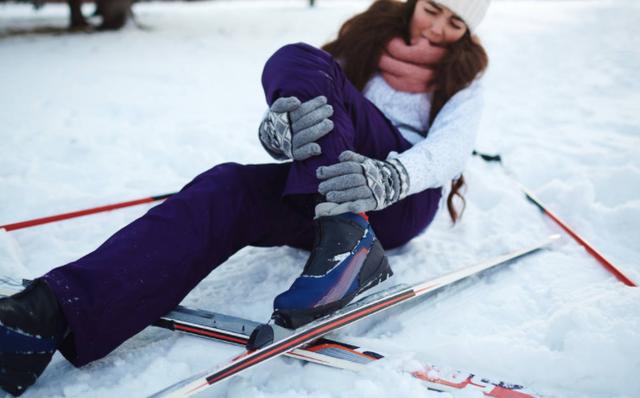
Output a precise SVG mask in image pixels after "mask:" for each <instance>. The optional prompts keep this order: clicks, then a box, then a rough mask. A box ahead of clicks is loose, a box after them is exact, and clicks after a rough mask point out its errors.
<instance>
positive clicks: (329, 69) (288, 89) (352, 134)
mask: <svg viewBox="0 0 640 398" xmlns="http://www.w3.org/2000/svg"><path fill="white" fill-rule="evenodd" d="M262 85H263V87H264V91H265V96H266V99H267V103H268V104H269V105H271V104H272V103H273V102H274V101H275V100H276V99H278V98H279V97H288V96H296V97H298V98H299V99H300V100H301V101H306V100H309V99H311V98H314V97H316V96H319V95H324V96H326V97H327V100H328V103H329V104H330V105H331V106H333V110H334V112H333V116H332V117H331V119H332V120H333V123H334V129H333V130H332V131H331V132H330V133H329V134H327V135H326V136H324V137H323V138H321V139H320V140H319V141H318V143H319V144H320V147H321V148H322V154H321V155H319V156H314V157H311V158H309V159H307V160H304V161H301V162H294V164H293V167H292V169H291V172H290V175H289V179H288V182H287V187H286V191H285V194H296V193H311V194H315V193H317V191H318V189H317V188H318V183H319V181H318V179H317V178H316V169H317V168H318V167H319V166H326V165H330V164H334V163H337V162H338V156H339V155H340V154H341V153H342V152H343V151H345V150H347V149H350V150H354V151H356V152H358V153H360V154H362V155H365V156H368V157H372V158H375V159H386V157H387V155H388V154H389V152H391V151H398V152H402V151H404V150H406V149H408V148H409V147H410V146H411V144H410V143H408V142H407V141H406V140H405V139H404V138H403V137H402V135H401V134H400V132H399V131H398V130H397V129H396V128H395V127H394V126H393V125H392V124H391V122H390V121H389V120H388V119H387V118H386V117H385V116H384V115H383V114H382V112H380V110H379V109H378V108H376V106H375V105H373V103H371V101H369V100H367V99H366V98H365V97H364V96H363V95H362V94H361V93H360V92H359V91H358V90H357V89H356V88H355V87H354V86H353V85H352V84H351V82H349V80H348V79H347V77H346V75H345V74H344V72H343V71H342V69H341V68H340V66H339V65H338V64H337V63H336V61H335V60H334V59H333V58H332V57H331V55H330V54H329V53H327V52H325V51H323V50H320V49H317V48H315V47H312V46H310V45H308V44H304V43H298V44H290V45H287V46H284V47H282V48H281V49H279V50H278V51H276V52H275V53H274V54H273V55H272V56H271V58H269V60H268V61H267V63H266V64H265V67H264V71H263V74H262Z"/></svg>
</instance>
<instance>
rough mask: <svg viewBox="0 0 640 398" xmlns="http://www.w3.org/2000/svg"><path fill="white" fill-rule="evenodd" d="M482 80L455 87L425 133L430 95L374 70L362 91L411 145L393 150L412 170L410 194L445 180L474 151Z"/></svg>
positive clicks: (409, 170)
mask: <svg viewBox="0 0 640 398" xmlns="http://www.w3.org/2000/svg"><path fill="white" fill-rule="evenodd" d="M482 91H483V90H482V84H481V81H480V80H476V81H474V82H473V83H472V84H471V85H470V86H469V87H467V88H465V89H464V90H461V91H459V92H458V93H456V94H455V95H454V96H453V97H451V99H449V101H447V103H446V104H445V105H444V106H443V107H442V109H441V110H440V112H438V115H437V116H436V119H435V120H434V122H433V124H432V125H431V128H430V129H428V130H429V134H428V135H427V137H426V138H424V136H423V135H421V134H420V132H424V131H426V130H427V128H428V125H429V110H430V105H431V95H429V94H414V93H405V92H400V91H396V90H394V89H393V88H391V86H389V85H388V84H387V82H386V81H385V80H384V79H383V78H382V76H380V75H375V76H374V77H373V78H372V79H371V80H370V81H369V82H368V83H367V85H366V87H365V89H364V91H363V93H364V95H365V97H366V98H367V99H369V100H370V101H371V102H373V103H374V104H375V105H376V107H378V109H380V111H382V113H384V115H385V116H386V117H387V118H388V119H389V120H390V121H391V122H392V123H393V125H394V126H396V127H397V128H398V129H399V130H400V132H401V133H402V135H403V136H404V138H406V139H407V141H409V142H411V143H412V144H413V146H412V147H411V148H409V149H407V150H406V151H404V152H402V153H396V152H392V153H391V154H390V155H389V157H392V158H397V159H398V160H399V161H400V162H401V163H402V165H403V166H404V167H405V169H406V170H407V173H408V174H409V192H408V195H411V194H414V193H417V192H422V191H424V190H425V189H428V188H437V187H442V186H446V185H448V184H449V182H450V181H451V180H452V179H454V178H456V177H457V176H459V175H460V174H461V173H462V171H463V169H464V166H465V164H466V162H467V159H468V158H469V156H470V155H471V152H472V151H473V146H474V143H475V140H476V135H477V131H478V125H479V124H480V117H481V115H482V107H483V96H482Z"/></svg>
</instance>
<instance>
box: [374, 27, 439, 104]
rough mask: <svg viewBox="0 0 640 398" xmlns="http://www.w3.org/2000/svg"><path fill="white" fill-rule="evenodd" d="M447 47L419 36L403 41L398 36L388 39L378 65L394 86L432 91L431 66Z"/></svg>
mask: <svg viewBox="0 0 640 398" xmlns="http://www.w3.org/2000/svg"><path fill="white" fill-rule="evenodd" d="M445 53H446V50H445V49H444V48H442V47H436V46H434V45H432V44H431V43H430V42H429V40H427V39H419V40H418V41H416V42H414V43H412V44H411V45H409V46H408V45H406V44H405V42H404V40H402V39H401V38H400V37H396V38H394V39H391V41H389V43H388V44H387V47H386V48H385V51H384V52H383V53H382V56H381V57H380V62H379V64H378V67H379V68H380V71H381V72H382V77H383V78H384V80H385V81H386V82H387V83H388V84H389V85H390V86H391V87H392V88H393V89H395V90H398V91H405V92H409V93H424V92H431V91H433V89H434V87H433V86H432V85H431V81H432V80H433V77H434V67H435V65H436V64H437V63H438V62H439V61H440V60H441V59H442V57H443V56H444V54H445Z"/></svg>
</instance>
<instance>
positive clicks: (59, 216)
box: [0, 193, 174, 231]
mask: <svg viewBox="0 0 640 398" xmlns="http://www.w3.org/2000/svg"><path fill="white" fill-rule="evenodd" d="M172 195H174V193H168V194H164V195H156V196H149V197H146V198H142V199H135V200H129V201H126V202H119V203H113V204H110V205H105V206H98V207H93V208H90V209H85V210H78V211H72V212H69V213H62V214H56V215H53V216H47V217H41V218H35V219H33V220H27V221H21V222H17V223H13V224H6V225H0V229H4V230H5V231H15V230H17V229H23V228H29V227H34V226H36V225H42V224H48V223H52V222H56V221H61V220H68V219H71V218H76V217H81V216H86V215H90V214H96V213H101V212H105V211H110V210H115V209H122V208H124V207H130V206H136V205H140V204H143V203H151V202H155V201H158V200H164V199H166V198H168V197H170V196H172Z"/></svg>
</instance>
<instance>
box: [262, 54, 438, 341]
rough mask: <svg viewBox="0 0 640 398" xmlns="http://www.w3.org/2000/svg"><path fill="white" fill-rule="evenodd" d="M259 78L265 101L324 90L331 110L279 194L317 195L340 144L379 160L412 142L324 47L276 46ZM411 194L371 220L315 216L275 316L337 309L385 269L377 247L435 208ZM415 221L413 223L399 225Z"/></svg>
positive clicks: (300, 320) (294, 318) (282, 319)
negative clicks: (311, 236)
mask: <svg viewBox="0 0 640 398" xmlns="http://www.w3.org/2000/svg"><path fill="white" fill-rule="evenodd" d="M262 83H263V86H264V90H265V94H266V99H267V102H268V103H269V104H272V103H273V102H274V101H275V100H276V99H278V98H280V97H288V96H295V97H297V98H298V99H300V100H301V101H307V100H309V99H311V98H314V97H317V96H319V95H324V96H326V97H327V100H328V103H329V104H330V105H332V106H333V110H334V112H333V116H332V120H333V123H334V129H333V131H331V132H330V133H329V134H328V135H326V136H324V137H323V138H322V139H320V140H319V141H318V144H320V147H321V148H322V154H321V155H319V156H316V157H312V158H309V159H307V160H304V161H294V162H293V165H292V167H291V170H290V172H289V176H288V178H287V183H286V187H285V189H284V195H285V196H296V195H299V194H307V195H309V194H315V195H317V191H318V184H319V181H318V179H317V178H316V169H317V168H318V167H319V166H324V165H330V164H334V163H337V162H338V156H339V155H340V154H341V153H342V152H343V151H345V150H348V149H350V150H353V151H355V152H358V153H360V154H363V155H365V156H368V157H372V158H376V159H386V157H387V155H388V154H389V152H391V151H398V152H402V151H404V150H406V149H408V148H409V147H410V146H411V145H410V144H409V142H407V141H406V140H405V139H404V138H403V137H402V135H401V134H400V132H399V131H398V130H397V129H396V128H395V127H394V126H393V125H392V124H391V122H390V121H389V120H388V119H387V118H386V117H385V116H384V115H383V114H382V113H381V112H380V111H379V110H378V109H377V108H376V107H375V106H374V105H373V104H372V103H371V102H370V101H368V100H367V99H366V98H364V96H363V95H362V94H361V93H360V92H359V91H358V90H357V89H356V88H355V87H354V86H353V85H352V84H351V83H350V82H349V80H348V79H347V77H346V76H345V74H344V73H343V71H342V69H341V68H340V66H339V65H338V64H337V63H336V62H335V61H334V60H333V58H332V57H331V55H330V54H328V53H327V52H325V51H322V50H319V49H317V48H314V47H312V46H309V45H307V44H293V45H288V46H285V47H282V48H281V49H279V50H278V51H276V53H274V55H273V56H272V57H271V58H270V59H269V60H268V61H267V63H266V65H265V68H264V72H263V75H262ZM438 195H439V193H438ZM438 197H439V196H438ZM415 199H416V198H412V199H408V200H406V201H404V203H399V204H397V206H396V207H395V208H392V207H390V208H389V210H387V211H385V212H384V213H382V212H380V213H381V214H380V215H377V214H376V215H375V216H372V223H371V224H370V223H369V221H368V219H367V218H366V217H363V216H361V215H355V214H342V215H338V216H331V217H321V218H319V219H318V220H317V226H316V240H315V244H314V247H313V249H312V251H311V254H310V257H309V260H308V261H307V263H306V264H305V267H304V270H303V272H302V274H301V275H300V277H298V278H297V279H296V280H295V281H294V283H293V285H292V286H291V287H290V288H289V289H288V290H287V291H285V292H283V293H282V294H280V295H278V296H277V297H276V299H275V301H274V315H273V317H274V319H275V321H276V322H277V323H279V324H280V325H283V326H286V327H292V328H295V327H298V326H300V325H302V324H305V323H307V322H309V321H311V320H313V319H314V318H317V317H319V316H322V315H324V314H326V313H329V312H332V311H334V310H336V309H337V308H340V307H342V306H343V305H345V304H346V303H348V302H349V301H351V300H352V299H353V298H354V297H355V296H356V295H357V294H359V293H361V292H362V291H364V290H366V289H368V288H370V287H372V286H374V285H376V284H377V283H379V282H380V281H383V280H385V279H386V278H387V277H388V276H389V275H391V274H392V272H391V269H390V267H389V264H388V262H387V259H386V256H385V254H384V249H383V246H384V247H395V246H398V245H400V244H403V243H406V242H407V241H408V240H409V239H411V238H412V237H414V236H415V235H417V234H418V233H419V232H421V231H422V229H424V227H426V225H427V224H428V222H430V220H431V219H432V215H430V214H428V211H429V210H432V212H433V213H435V208H436V207H437V198H436V201H435V202H433V205H434V208H433V209H430V208H429V206H430V203H426V207H425V206H424V205H423V206H422V207H419V206H417V205H416V204H417V202H415ZM416 221H417V224H420V227H419V228H417V227H410V228H406V226H407V224H416ZM372 224H373V228H372ZM374 230H375V232H374ZM376 234H378V235H379V236H380V239H378V238H377V236H376Z"/></svg>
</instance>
